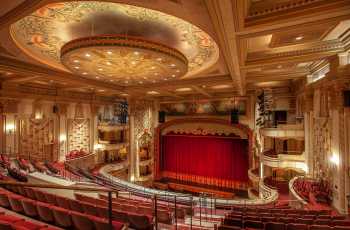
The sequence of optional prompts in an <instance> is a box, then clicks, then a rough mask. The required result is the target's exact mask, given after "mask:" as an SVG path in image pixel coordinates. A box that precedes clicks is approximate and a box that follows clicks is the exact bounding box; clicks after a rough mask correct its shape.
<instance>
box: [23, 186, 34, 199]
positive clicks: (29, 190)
mask: <svg viewBox="0 0 350 230" xmlns="http://www.w3.org/2000/svg"><path fill="white" fill-rule="evenodd" d="M24 191H25V192H26V194H27V197H28V198H30V199H33V200H36V196H35V191H34V189H32V188H29V187H25V188H24Z"/></svg>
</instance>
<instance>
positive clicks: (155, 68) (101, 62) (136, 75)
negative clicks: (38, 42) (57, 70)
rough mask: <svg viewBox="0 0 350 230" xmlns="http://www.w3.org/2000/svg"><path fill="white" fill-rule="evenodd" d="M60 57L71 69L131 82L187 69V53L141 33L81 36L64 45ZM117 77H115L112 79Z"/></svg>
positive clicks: (166, 76)
mask: <svg viewBox="0 0 350 230" xmlns="http://www.w3.org/2000/svg"><path fill="white" fill-rule="evenodd" d="M61 61H62V64H63V65H65V66H66V67H67V68H68V69H69V70H70V71H71V72H73V73H76V74H79V75H93V76H95V78H98V79H99V78H108V77H109V78H112V79H110V80H111V81H112V80H113V79H115V80H119V81H120V80H124V82H122V83H124V85H127V84H128V83H129V82H137V81H144V80H151V81H152V83H155V82H156V81H161V80H165V79H171V78H179V77H181V76H184V75H185V74H186V72H187V67H188V61H187V59H186V57H185V56H184V55H183V54H182V53H180V52H178V51H177V50H175V49H172V48H170V47H168V46H165V45H162V44H159V43H155V42H150V41H147V40H144V39H142V38H139V37H130V36H124V35H108V36H106V35H101V36H94V37H86V38H80V39H76V40H73V41H70V42H68V43H66V44H65V45H64V46H63V47H62V49H61ZM113 81H114V80H113Z"/></svg>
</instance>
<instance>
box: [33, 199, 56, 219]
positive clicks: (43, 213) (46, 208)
mask: <svg viewBox="0 0 350 230" xmlns="http://www.w3.org/2000/svg"><path fill="white" fill-rule="evenodd" d="M36 208H37V210H38V214H39V217H40V219H41V220H43V221H45V222H54V221H55V218H54V216H53V212H52V209H51V208H52V206H50V205H49V204H46V203H42V202H37V203H36Z"/></svg>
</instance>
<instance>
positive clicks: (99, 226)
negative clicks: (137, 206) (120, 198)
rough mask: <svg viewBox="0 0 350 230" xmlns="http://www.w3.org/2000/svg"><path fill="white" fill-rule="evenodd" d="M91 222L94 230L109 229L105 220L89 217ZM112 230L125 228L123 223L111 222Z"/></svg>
mask: <svg viewBox="0 0 350 230" xmlns="http://www.w3.org/2000/svg"><path fill="white" fill-rule="evenodd" d="M89 218H90V219H91V221H92V222H93V223H94V225H95V228H96V230H105V229H109V223H108V220H107V219H104V218H99V217H94V216H90V217H89ZM112 224H113V229H115V230H121V229H123V227H124V226H125V224H124V223H121V222H118V221H112Z"/></svg>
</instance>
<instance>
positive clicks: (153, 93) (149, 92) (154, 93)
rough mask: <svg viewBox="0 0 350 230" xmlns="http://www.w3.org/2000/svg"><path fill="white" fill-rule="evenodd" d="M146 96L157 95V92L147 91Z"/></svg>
mask: <svg viewBox="0 0 350 230" xmlns="http://www.w3.org/2000/svg"><path fill="white" fill-rule="evenodd" d="M147 94H149V95H158V94H159V93H158V92H157V91H148V92H147Z"/></svg>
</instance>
